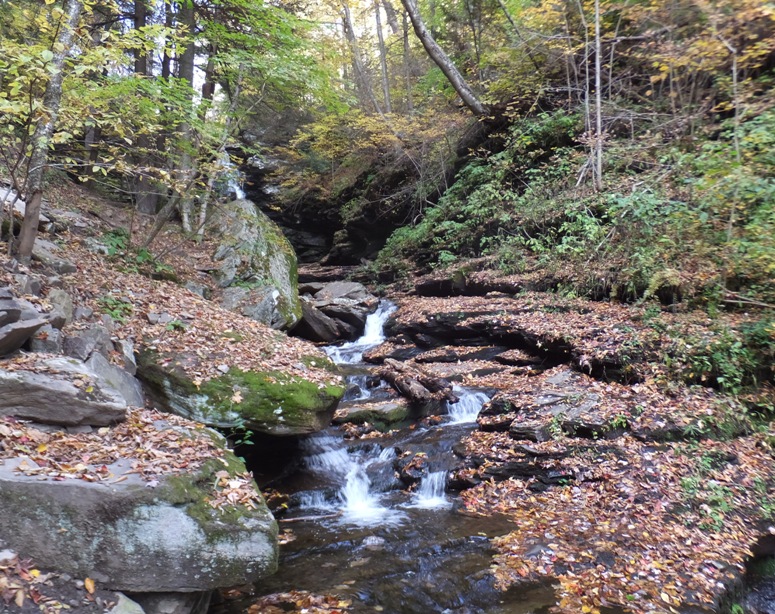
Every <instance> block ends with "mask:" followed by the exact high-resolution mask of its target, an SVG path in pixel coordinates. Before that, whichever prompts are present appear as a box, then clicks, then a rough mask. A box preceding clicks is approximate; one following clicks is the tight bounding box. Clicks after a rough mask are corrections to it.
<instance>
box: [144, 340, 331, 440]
mask: <svg viewBox="0 0 775 614" xmlns="http://www.w3.org/2000/svg"><path fill="white" fill-rule="evenodd" d="M198 360H199V359H198V357H197V356H196V354H195V353H180V354H174V355H170V354H165V357H164V358H161V357H160V355H159V354H158V353H157V352H155V351H153V350H149V349H144V350H142V351H141V352H140V361H139V364H138V369H139V370H138V375H139V376H140V378H141V379H142V380H143V381H144V382H145V383H146V385H147V386H148V387H149V388H150V390H151V391H152V392H153V394H154V395H155V399H156V401H157V402H158V403H159V404H160V405H161V406H162V407H164V408H166V409H168V410H169V411H172V412H173V413H176V414H178V415H180V416H184V417H187V418H190V419H192V420H196V421H199V422H203V423H205V424H208V425H210V426H217V427H221V428H234V427H244V428H247V429H250V430H253V431H256V432H260V433H266V434H269V435H280V436H285V435H304V434H309V433H314V432H316V431H319V430H322V429H324V428H325V427H326V426H328V424H329V423H330V421H331V418H332V417H333V414H334V410H335V409H336V406H337V404H338V403H339V399H340V398H341V397H342V395H343V394H344V387H343V386H341V385H339V384H336V383H323V382H320V383H316V382H314V381H310V380H309V379H305V378H303V377H300V376H297V375H293V374H289V373H285V372H282V371H266V372H261V371H252V370H243V369H240V368H238V367H227V368H225V369H222V371H221V373H220V375H218V376H216V377H213V378H211V379H208V380H207V381H204V382H199V381H194V379H195V378H192V377H191V376H190V375H187V372H189V371H191V370H192V369H193V370H196V367H195V365H196V364H197V362H198ZM309 361H310V366H311V367H315V368H318V367H320V366H324V365H325V364H326V362H327V359H325V358H322V357H320V358H312V357H310V359H309ZM329 364H330V363H329ZM302 366H303V365H302ZM224 367H225V365H224ZM309 371H310V374H312V368H310V369H309Z"/></svg>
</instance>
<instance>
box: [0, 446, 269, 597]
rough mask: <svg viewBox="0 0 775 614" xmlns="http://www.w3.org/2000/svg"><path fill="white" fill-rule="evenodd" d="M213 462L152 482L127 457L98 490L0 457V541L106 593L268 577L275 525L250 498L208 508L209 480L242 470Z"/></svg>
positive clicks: (228, 459)
mask: <svg viewBox="0 0 775 614" xmlns="http://www.w3.org/2000/svg"><path fill="white" fill-rule="evenodd" d="M198 436H203V433H202V432H201V431H199V432H198ZM211 436H212V437H213V438H214V439H217V440H219V441H220V443H218V445H219V447H223V445H224V444H223V441H224V439H223V438H222V437H220V436H218V435H216V434H211ZM221 454H222V456H221V457H218V455H217V454H214V455H213V457H212V458H211V459H209V460H207V461H206V462H205V463H204V464H203V465H202V466H201V467H199V468H198V469H196V470H193V471H190V472H188V473H182V474H177V475H172V476H170V475H166V476H165V475H159V476H157V477H156V479H155V481H154V482H146V481H144V480H143V479H142V478H141V477H140V476H139V475H138V474H137V472H135V471H134V469H133V459H131V458H123V459H120V460H119V461H117V462H116V463H113V464H112V465H109V466H108V470H109V471H110V472H111V473H112V474H113V475H114V476H116V478H117V479H112V480H109V481H105V482H88V481H86V480H79V479H65V480H45V479H43V480H42V479H41V477H40V476H37V475H25V474H23V473H20V472H18V471H15V469H16V467H17V466H18V465H19V463H21V462H23V460H24V458H23V457H19V458H16V459H6V460H5V462H4V463H3V464H2V465H0V507H2V510H3V514H0V536H2V538H3V541H4V542H5V545H6V546H7V547H9V548H12V549H13V550H15V551H17V552H19V553H23V555H24V556H28V557H31V558H33V559H35V560H37V561H40V562H41V564H43V563H45V565H46V566H47V567H49V568H51V569H54V570H56V571H58V572H60V573H68V574H70V575H71V576H73V577H76V578H87V577H88V578H92V579H93V580H95V581H96V582H97V584H99V585H100V587H102V588H107V589H110V590H121V591H132V592H152V593H158V592H177V591H186V592H188V591H194V592H196V591H198V592H203V591H212V590H215V589H218V588H225V587H229V586H235V585H242V584H250V583H253V582H256V581H257V580H259V579H261V578H264V577H266V576H268V575H270V574H272V573H274V571H275V570H276V569H277V553H278V551H277V523H276V522H275V520H274V518H273V517H272V514H271V513H270V512H269V510H268V508H267V507H266V504H265V503H264V501H263V499H262V498H261V496H260V494H258V492H257V491H256V493H255V494H256V496H255V497H254V498H253V499H252V500H251V502H250V505H247V504H243V503H237V504H234V505H231V504H226V505H224V506H221V507H219V508H218V509H216V508H214V507H213V506H212V505H210V503H209V500H210V499H211V498H213V497H214V496H215V495H216V494H217V493H216V492H215V490H214V488H215V485H216V484H217V483H218V480H219V478H220V477H222V476H218V475H216V474H217V473H218V472H221V471H227V472H228V474H229V476H231V477H232V478H233V477H236V476H237V475H238V474H242V475H244V474H245V473H246V471H247V470H246V468H245V465H244V464H243V463H242V462H241V461H239V460H238V459H237V458H236V457H234V455H233V454H232V453H230V452H228V451H226V450H222V451H221ZM118 478H120V479H118ZM253 486H254V487H255V485H253Z"/></svg>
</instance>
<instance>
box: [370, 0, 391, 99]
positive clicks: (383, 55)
mask: <svg viewBox="0 0 775 614" xmlns="http://www.w3.org/2000/svg"><path fill="white" fill-rule="evenodd" d="M379 10H380V9H379V0H374V16H375V18H376V20H377V40H378V42H379V65H380V68H381V74H382V96H383V100H384V102H385V113H392V112H393V110H392V105H391V104H390V81H389V79H388V65H387V51H386V49H385V37H384V36H383V35H382V19H381V18H380V15H379Z"/></svg>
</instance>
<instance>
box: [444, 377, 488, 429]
mask: <svg viewBox="0 0 775 614" xmlns="http://www.w3.org/2000/svg"><path fill="white" fill-rule="evenodd" d="M452 391H453V392H454V393H455V394H456V395H457V397H458V398H459V399H460V400H459V401H458V402H457V403H447V414H448V416H449V422H448V423H447V424H466V423H468V422H475V421H476V417H477V416H478V415H479V412H480V411H481V410H482V406H483V405H484V404H485V403H487V401H489V400H490V397H488V396H487V395H486V394H485V393H483V392H479V391H476V390H466V389H465V388H461V387H460V386H454V387H453V388H452Z"/></svg>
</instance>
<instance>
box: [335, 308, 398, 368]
mask: <svg viewBox="0 0 775 614" xmlns="http://www.w3.org/2000/svg"><path fill="white" fill-rule="evenodd" d="M395 310H396V306H395V305H394V304H393V303H391V302H390V301H380V302H379V307H377V310H376V311H375V312H374V313H372V314H370V315H369V316H368V317H367V318H366V328H365V329H364V331H363V335H361V336H360V337H359V338H358V339H356V340H355V341H350V342H348V343H344V344H342V345H338V346H330V347H327V348H326V353H327V354H328V355H329V356H330V358H331V360H333V361H334V362H335V363H337V364H349V365H351V364H356V363H359V362H361V361H362V360H363V354H364V352H366V351H367V350H370V349H371V348H374V347H377V346H378V345H379V344H380V343H382V342H383V341H384V340H385V332H384V327H385V322H387V320H388V318H389V317H390V315H391V314H392V313H393V312H394V311H395Z"/></svg>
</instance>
